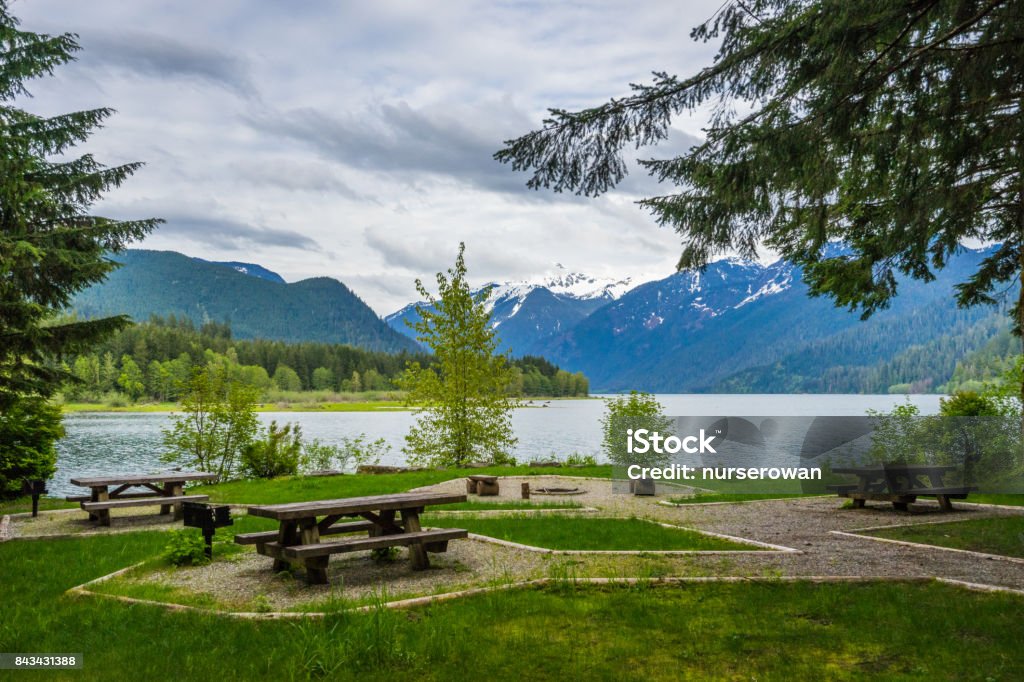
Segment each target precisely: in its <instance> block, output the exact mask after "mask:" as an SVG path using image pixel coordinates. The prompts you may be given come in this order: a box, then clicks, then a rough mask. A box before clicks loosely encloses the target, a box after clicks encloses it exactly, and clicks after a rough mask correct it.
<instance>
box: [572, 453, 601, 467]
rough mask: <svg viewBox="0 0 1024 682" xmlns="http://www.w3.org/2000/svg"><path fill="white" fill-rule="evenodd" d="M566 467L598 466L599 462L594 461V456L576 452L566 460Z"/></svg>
mask: <svg viewBox="0 0 1024 682" xmlns="http://www.w3.org/2000/svg"><path fill="white" fill-rule="evenodd" d="M565 465H566V466H588V467H593V466H597V460H596V459H594V456H593V455H584V454H582V453H579V452H574V453H572V454H571V455H569V456H568V457H566V458H565Z"/></svg>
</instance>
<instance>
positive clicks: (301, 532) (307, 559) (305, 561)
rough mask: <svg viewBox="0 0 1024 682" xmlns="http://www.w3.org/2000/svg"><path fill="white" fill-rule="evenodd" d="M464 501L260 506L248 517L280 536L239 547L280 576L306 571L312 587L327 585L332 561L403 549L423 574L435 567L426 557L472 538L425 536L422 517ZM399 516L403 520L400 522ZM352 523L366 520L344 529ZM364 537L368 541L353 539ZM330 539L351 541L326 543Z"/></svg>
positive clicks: (247, 536)
mask: <svg viewBox="0 0 1024 682" xmlns="http://www.w3.org/2000/svg"><path fill="white" fill-rule="evenodd" d="M465 501H466V496H465V495H462V494H449V493H398V494H392V495H371V496H366V497H349V498H342V499H337V500H318V501H313V502H294V503H289V504H271V505H257V506H252V507H249V515H250V516H262V517H264V518H268V519H274V520H276V521H278V523H279V528H278V530H276V531H266V532H262V533H244V534H241V535H236V536H235V542H237V543H239V544H242V545H251V544H254V545H256V551H257V552H259V553H260V554H263V555H264V556H269V557H272V558H273V559H274V564H273V570H274V571H275V572H277V571H282V570H288V569H290V568H291V566H292V564H299V565H302V566H304V567H305V569H306V580H307V581H309V582H310V583H312V584H326V583H327V562H328V559H329V558H330V555H331V554H339V553H342V552H355V551H358V550H372V549H383V548H386V547H398V546H403V545H404V546H408V547H409V555H410V559H411V561H412V566H413V568H415V569H424V568H428V567H429V566H430V560H429V558H428V557H427V552H445V551H447V550H448V541H449V540H458V539H461V538H465V537H468V535H469V533H468V532H467V531H465V530H463V529H461V528H441V529H435V530H423V529H422V528H421V526H420V514H421V513H422V512H423V510H424V508H426V507H429V506H433V505H440V504H452V503H456V502H465ZM396 513H397V514H399V515H400V517H401V518H400V519H396V518H395V515H396ZM347 517H348V518H350V517H358V518H361V519H363V520H362V521H357V522H354V523H353V522H343V523H339V521H341V520H342V519H344V518H347ZM364 532H365V534H366V535H365V536H363V537H359V536H354V535H352V534H354V533H364ZM325 535H348V536H349V537H346V538H343V539H341V540H337V541H330V542H321V537H323V536H325Z"/></svg>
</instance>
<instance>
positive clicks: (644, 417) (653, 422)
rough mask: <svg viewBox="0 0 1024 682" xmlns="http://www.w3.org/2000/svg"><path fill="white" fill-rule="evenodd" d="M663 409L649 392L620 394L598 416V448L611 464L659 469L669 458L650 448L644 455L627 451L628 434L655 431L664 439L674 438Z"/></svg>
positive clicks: (607, 403)
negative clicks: (643, 430) (599, 445)
mask: <svg viewBox="0 0 1024 682" xmlns="http://www.w3.org/2000/svg"><path fill="white" fill-rule="evenodd" d="M664 412H665V410H664V408H663V407H662V406H661V403H659V402H658V399H657V398H655V397H654V396H653V395H651V394H650V393H639V392H637V391H632V392H631V393H630V394H629V395H620V396H616V397H614V398H611V399H609V400H608V401H607V402H606V403H605V412H604V415H603V416H602V417H601V433H602V435H603V439H602V441H601V448H602V450H604V454H605V456H606V457H607V458H608V459H609V460H610V461H611V463H612V464H615V465H617V466H629V465H630V464H639V465H640V466H647V467H653V466H663V465H664V464H666V463H667V462H668V461H669V459H671V456H670V455H668V454H665V453H656V452H654V450H653V448H652V449H651V450H650V451H649V452H647V453H636V452H632V453H631V452H629V448H628V440H627V439H628V436H629V431H630V430H632V431H636V430H637V429H647V430H648V431H651V432H655V431H657V432H658V433H660V434H661V435H662V436H664V437H668V436H673V435H675V429H674V426H673V422H672V420H671V419H670V418H668V417H667V416H665V414H664Z"/></svg>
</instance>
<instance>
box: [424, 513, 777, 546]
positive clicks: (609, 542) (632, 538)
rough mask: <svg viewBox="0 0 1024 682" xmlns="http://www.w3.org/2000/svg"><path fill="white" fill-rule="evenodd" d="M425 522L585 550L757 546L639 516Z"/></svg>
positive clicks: (433, 519)
mask: <svg viewBox="0 0 1024 682" xmlns="http://www.w3.org/2000/svg"><path fill="white" fill-rule="evenodd" d="M424 524H425V525H430V526H441V527H446V528H465V529H466V530H468V531H469V532H471V533H478V534H480V535H487V536H489V537H492V538H498V539H500V540H509V541H511V542H518V543H521V544H524V545H531V546H534V547H546V548H548V549H582V550H602V549H603V550H650V551H655V550H701V551H710V550H757V549H759V548H758V547H755V546H752V545H744V544H740V543H738V542H731V541H729V540H723V539H720V538H716V537H711V536H708V535H703V534H701V533H697V532H694V531H689V530H682V529H677V528H665V527H664V526H661V525H658V524H657V523H651V522H650V521H643V520H641V519H603V518H601V519H593V518H580V517H568V518H567V517H564V516H563V517H552V516H524V515H515V516H501V517H493V516H492V517H468V516H458V517H454V516H447V517H442V516H430V515H427V516H426V517H424Z"/></svg>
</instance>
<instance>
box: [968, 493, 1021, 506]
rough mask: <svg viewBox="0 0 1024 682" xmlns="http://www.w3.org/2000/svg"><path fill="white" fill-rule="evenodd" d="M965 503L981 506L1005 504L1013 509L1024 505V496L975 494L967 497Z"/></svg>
mask: <svg viewBox="0 0 1024 682" xmlns="http://www.w3.org/2000/svg"><path fill="white" fill-rule="evenodd" d="M964 501H965V502H978V503H979V504H1005V505H1008V506H1011V507H1019V506H1021V505H1024V494H1019V493H1018V494H1003V495H998V494H986V493H982V494H975V493H971V494H970V495H968V496H967V499H966V500H964Z"/></svg>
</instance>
